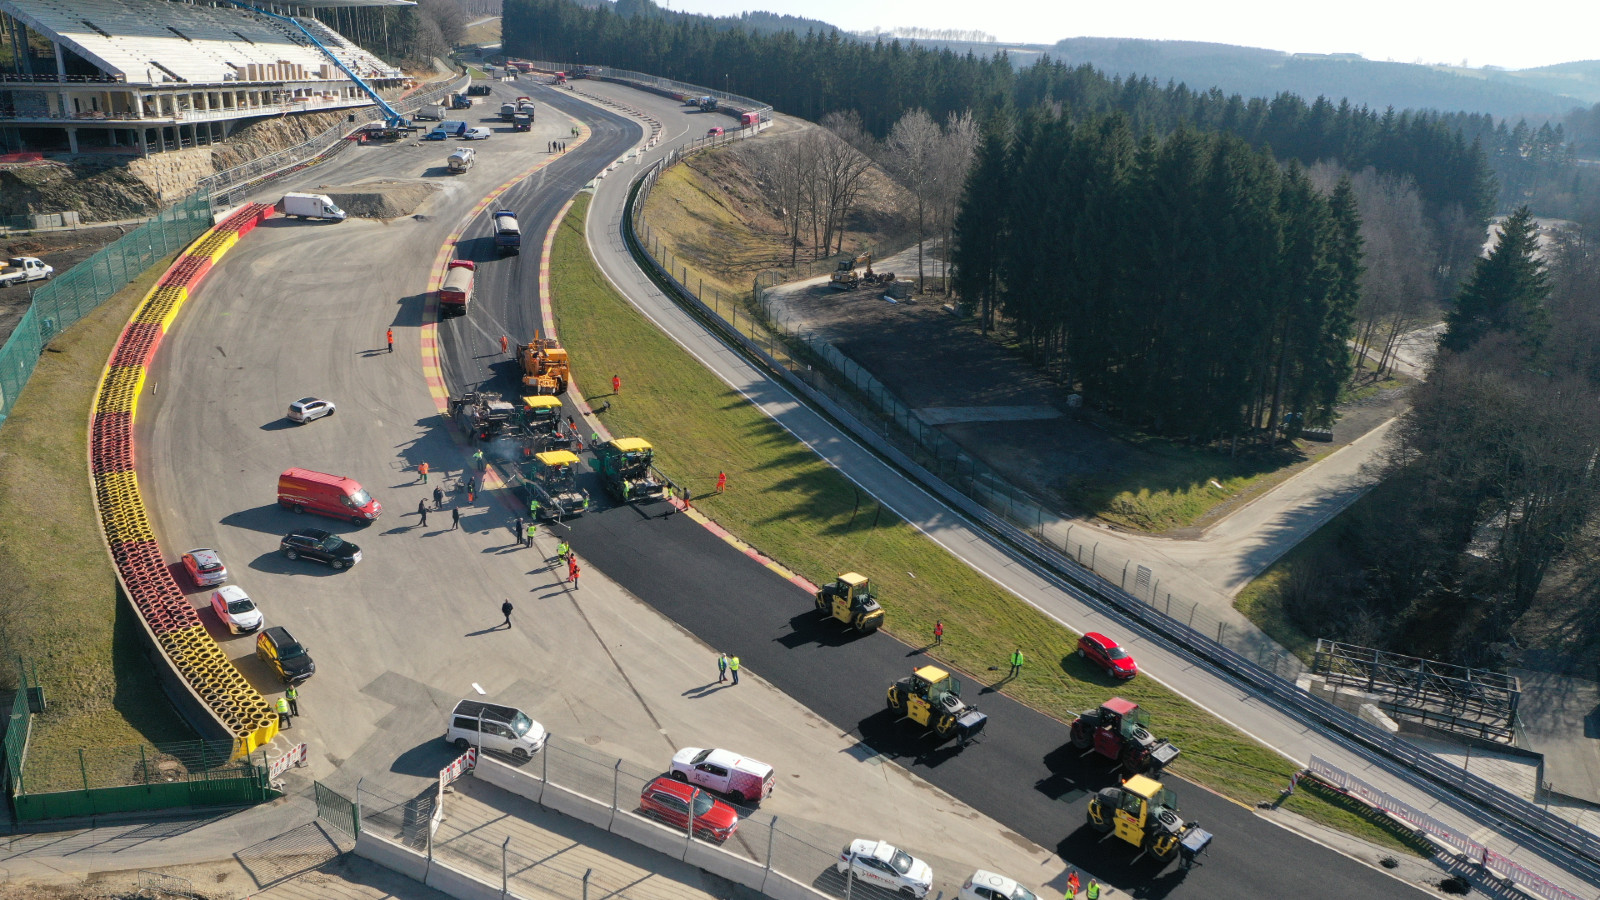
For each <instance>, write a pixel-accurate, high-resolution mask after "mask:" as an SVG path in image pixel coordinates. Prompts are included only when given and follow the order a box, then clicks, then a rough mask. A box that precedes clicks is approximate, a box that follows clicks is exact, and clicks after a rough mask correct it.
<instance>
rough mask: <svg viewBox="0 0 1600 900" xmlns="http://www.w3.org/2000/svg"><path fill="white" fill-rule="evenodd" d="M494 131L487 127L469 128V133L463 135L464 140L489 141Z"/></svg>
mask: <svg viewBox="0 0 1600 900" xmlns="http://www.w3.org/2000/svg"><path fill="white" fill-rule="evenodd" d="M493 135H494V132H492V131H490V130H489V129H487V128H468V129H467V133H466V134H463V135H462V136H461V139H462V140H464V141H487V140H488V139H489V138H490V137H492V136H493Z"/></svg>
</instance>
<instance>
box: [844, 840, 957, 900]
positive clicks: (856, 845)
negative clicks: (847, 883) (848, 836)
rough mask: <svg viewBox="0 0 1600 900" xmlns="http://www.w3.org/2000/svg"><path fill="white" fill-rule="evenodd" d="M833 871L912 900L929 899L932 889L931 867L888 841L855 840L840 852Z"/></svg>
mask: <svg viewBox="0 0 1600 900" xmlns="http://www.w3.org/2000/svg"><path fill="white" fill-rule="evenodd" d="M833 868H834V870H835V871H837V872H838V873H839V874H840V875H844V874H846V873H847V872H848V873H852V874H854V876H855V877H856V878H858V879H860V880H862V881H864V882H866V883H867V884H872V885H877V886H878V887H884V888H888V889H889V890H891V891H899V892H901V893H903V894H909V895H910V896H912V897H916V898H918V900H921V898H923V897H926V896H928V891H929V890H931V889H932V888H933V868H932V867H931V866H929V865H928V864H927V863H925V862H923V861H922V860H920V859H917V858H916V857H915V856H912V855H911V854H909V853H907V852H905V851H904V850H901V849H899V848H898V847H896V846H895V845H893V844H891V843H889V842H888V841H869V840H866V839H865V838H857V839H855V840H853V841H851V842H850V844H849V845H848V846H846V847H845V848H844V849H843V850H841V851H840V852H839V861H838V862H836V863H834V864H833Z"/></svg>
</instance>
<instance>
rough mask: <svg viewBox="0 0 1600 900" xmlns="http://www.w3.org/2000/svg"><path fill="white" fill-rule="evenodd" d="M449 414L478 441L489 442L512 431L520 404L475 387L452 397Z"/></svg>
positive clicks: (463, 429)
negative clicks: (517, 406)
mask: <svg viewBox="0 0 1600 900" xmlns="http://www.w3.org/2000/svg"><path fill="white" fill-rule="evenodd" d="M449 407H450V417H451V418H452V419H455V420H456V423H457V424H459V425H460V426H461V430H462V431H465V432H466V433H467V435H468V436H469V437H470V438H472V440H473V441H475V442H477V443H480V444H482V443H487V442H489V441H492V440H494V439H496V438H498V437H500V436H502V435H506V434H509V433H510V429H511V428H512V427H513V426H514V425H515V424H516V414H517V408H516V407H515V406H513V405H511V404H510V403H507V402H506V401H505V400H503V399H501V397H500V395H499V394H495V393H490V392H487V391H472V392H469V393H466V394H463V395H461V396H460V397H451V398H450V403H449Z"/></svg>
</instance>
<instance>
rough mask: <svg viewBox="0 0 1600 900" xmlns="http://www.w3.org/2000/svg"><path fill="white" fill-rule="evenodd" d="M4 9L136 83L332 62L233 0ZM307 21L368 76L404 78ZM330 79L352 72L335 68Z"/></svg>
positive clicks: (44, 0)
mask: <svg viewBox="0 0 1600 900" xmlns="http://www.w3.org/2000/svg"><path fill="white" fill-rule="evenodd" d="M335 2H341V3H342V5H372V4H370V3H368V4H356V3H354V2H349V0H335ZM383 2H386V3H393V2H396V0H383ZM262 5H265V4H262ZM297 5H307V6H309V5H317V4H297ZM0 11H4V12H6V13H9V14H10V15H11V16H13V17H14V18H16V19H18V20H20V21H22V22H23V23H25V24H26V25H27V26H28V27H29V28H31V29H32V30H34V31H37V32H39V33H41V34H44V35H47V36H49V37H50V38H51V39H53V40H56V41H59V42H60V43H61V44H62V45H63V46H65V47H67V48H69V49H71V50H72V51H73V52H74V53H76V54H77V55H78V56H81V57H83V58H84V59H85V60H87V61H88V62H89V63H91V64H93V65H94V66H96V67H98V68H100V69H102V70H103V71H105V72H107V73H109V74H113V75H115V74H121V75H122V76H124V78H125V79H126V80H127V81H128V82H129V83H131V84H171V83H182V82H193V83H219V82H224V81H245V80H250V76H249V74H248V72H249V70H248V69H247V67H248V66H250V65H252V64H253V65H257V66H262V67H265V66H277V67H279V68H278V70H277V73H276V74H275V75H273V76H268V75H267V74H266V73H264V72H260V71H258V72H257V74H256V75H255V77H254V80H257V81H292V80H296V77H297V76H296V75H294V74H292V73H291V72H289V71H286V70H288V69H289V68H290V66H297V67H300V68H301V69H302V70H303V76H304V77H305V78H306V79H317V78H319V77H321V74H320V73H321V72H322V67H323V66H324V65H325V64H328V63H329V60H328V58H327V57H326V56H325V55H323V53H322V51H320V50H318V49H317V48H316V46H314V45H313V44H312V43H311V42H310V41H308V40H307V39H306V37H305V35H303V34H301V33H300V31H299V29H297V28H294V27H293V26H291V25H289V24H288V23H286V22H282V21H279V20H276V19H272V18H269V17H267V16H263V15H260V14H258V13H256V12H253V11H250V10H245V9H239V8H236V7H230V6H219V7H211V6H200V5H194V4H189V3H176V2H170V0H0ZM299 21H300V22H302V23H303V24H304V25H305V26H306V27H307V28H308V29H309V30H310V31H311V32H312V33H313V34H315V35H316V36H317V40H318V41H321V42H322V43H323V44H324V45H325V46H327V47H328V49H330V50H332V51H333V53H334V54H335V55H336V56H338V57H339V59H340V61H341V62H343V63H344V64H345V65H347V66H349V67H350V68H352V69H354V70H355V71H356V72H357V73H358V74H360V75H361V76H362V77H363V78H368V77H371V78H398V77H400V72H399V70H398V69H395V68H394V67H393V66H390V65H389V64H388V63H385V62H383V61H382V60H380V59H378V58H377V57H376V56H373V55H372V54H371V53H368V52H367V51H365V50H363V49H361V48H360V47H358V46H356V45H355V44H354V43H353V42H351V41H349V40H346V39H345V38H344V37H343V36H342V35H340V34H338V33H336V32H335V31H334V30H333V29H332V28H329V27H328V26H327V25H326V24H324V23H322V22H320V21H318V20H316V19H312V18H301V19H300V20H299ZM283 63H289V64H290V66H283V65H282V64H283ZM328 77H329V78H332V79H343V78H344V75H343V73H341V72H339V71H338V70H337V69H334V70H333V71H332V73H331V74H330V75H329V76H328Z"/></svg>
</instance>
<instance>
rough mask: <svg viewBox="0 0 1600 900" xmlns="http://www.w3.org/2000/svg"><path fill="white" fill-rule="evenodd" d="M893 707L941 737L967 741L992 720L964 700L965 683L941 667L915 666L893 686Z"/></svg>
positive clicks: (890, 688) (890, 706)
mask: <svg viewBox="0 0 1600 900" xmlns="http://www.w3.org/2000/svg"><path fill="white" fill-rule="evenodd" d="M889 708H890V709H892V710H894V711H895V712H897V713H899V714H900V715H901V716H902V717H903V718H906V719H910V720H911V721H912V722H914V723H916V724H917V725H921V726H922V727H923V728H926V729H928V730H929V731H931V732H933V733H934V734H936V735H938V736H939V737H941V738H947V737H950V736H951V735H952V734H953V735H955V736H956V739H957V740H958V741H960V742H961V743H963V744H965V743H967V742H968V741H970V740H972V739H973V738H974V737H977V735H978V732H980V731H982V730H983V726H984V725H985V724H986V723H987V722H988V721H989V717H988V716H987V715H985V714H984V713H981V712H978V709H977V707H973V706H968V705H967V704H965V703H962V702H961V682H960V681H957V680H956V679H954V678H951V677H950V673H949V672H946V671H945V670H943V669H941V668H939V667H938V666H923V667H922V668H920V669H913V670H912V671H911V674H910V675H909V676H908V677H905V678H902V679H900V680H899V681H897V682H895V683H894V684H893V685H891V686H890V687H889Z"/></svg>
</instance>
